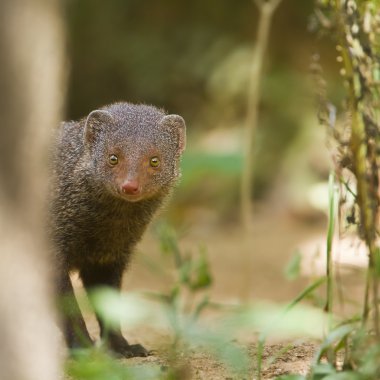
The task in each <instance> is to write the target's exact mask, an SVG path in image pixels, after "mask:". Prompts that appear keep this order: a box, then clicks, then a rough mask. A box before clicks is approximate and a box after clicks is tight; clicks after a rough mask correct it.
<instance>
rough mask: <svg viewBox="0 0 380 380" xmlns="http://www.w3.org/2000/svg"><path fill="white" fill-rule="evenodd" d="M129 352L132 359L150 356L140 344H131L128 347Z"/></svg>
mask: <svg viewBox="0 0 380 380" xmlns="http://www.w3.org/2000/svg"><path fill="white" fill-rule="evenodd" d="M129 350H130V352H131V353H132V357H135V356H142V357H146V356H149V354H150V352H149V351H148V350H147V349H146V348H145V347H144V346H142V345H141V344H132V345H130V346H129Z"/></svg>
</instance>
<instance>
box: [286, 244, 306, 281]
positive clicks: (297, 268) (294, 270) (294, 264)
mask: <svg viewBox="0 0 380 380" xmlns="http://www.w3.org/2000/svg"><path fill="white" fill-rule="evenodd" d="M301 259H302V255H301V253H300V251H298V250H297V251H296V252H295V253H294V254H293V256H292V257H291V259H290V261H289V262H288V264H287V265H286V267H285V269H284V276H285V278H286V279H287V280H289V281H293V280H295V279H297V278H298V277H299V276H300V273H301Z"/></svg>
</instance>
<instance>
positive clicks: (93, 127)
mask: <svg viewBox="0 0 380 380" xmlns="http://www.w3.org/2000/svg"><path fill="white" fill-rule="evenodd" d="M112 121H113V117H112V115H111V114H110V113H109V112H108V111H105V110H95V111H92V112H90V113H89V114H88V116H87V119H86V123H85V125H84V141H85V142H89V143H92V142H94V141H95V139H96V136H97V135H98V134H99V132H100V131H101V130H102V129H103V128H104V125H105V124H110V123H112Z"/></svg>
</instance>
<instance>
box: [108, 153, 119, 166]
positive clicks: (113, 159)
mask: <svg viewBox="0 0 380 380" xmlns="http://www.w3.org/2000/svg"><path fill="white" fill-rule="evenodd" d="M108 162H109V163H110V164H111V165H116V164H117V163H118V162H119V159H118V158H117V156H116V155H114V154H111V155H110V156H109V158H108Z"/></svg>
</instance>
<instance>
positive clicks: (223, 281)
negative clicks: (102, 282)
mask: <svg viewBox="0 0 380 380" xmlns="http://www.w3.org/2000/svg"><path fill="white" fill-rule="evenodd" d="M256 212H257V217H256V218H255V222H254V225H253V227H252V231H250V233H249V234H247V235H244V234H242V232H241V229H240V228H239V226H237V225H234V224H232V223H231V225H230V226H229V227H227V226H225V227H222V228H221V227H220V225H218V224H217V223H214V224H213V223H211V222H210V219H208V218H212V217H213V216H211V217H210V215H208V216H203V219H200V215H195V219H196V220H203V222H202V224H199V223H197V224H194V225H193V227H191V228H188V229H187V231H186V234H185V235H184V236H183V237H181V239H180V247H181V248H182V249H184V250H187V251H190V252H194V251H196V250H197V249H198V247H199V245H204V246H206V247H207V252H208V258H209V260H210V264H211V269H212V274H213V279H214V282H213V286H212V288H211V291H210V298H211V299H212V300H213V301H215V302H220V303H225V304H231V303H233V304H236V303H238V302H240V301H248V302H252V301H253V302H254V301H258V300H270V301H275V302H284V303H285V302H289V301H290V300H292V299H293V298H294V297H296V296H297V295H298V294H299V293H300V292H301V291H302V290H303V289H304V287H305V285H306V284H307V283H309V281H310V279H308V278H306V277H304V278H301V279H298V280H296V281H288V280H286V279H285V277H284V274H283V270H284V267H285V265H286V263H287V262H288V261H289V259H290V257H291V256H292V255H293V253H294V252H295V250H296V249H297V248H298V247H301V246H302V245H304V243H305V242H307V241H310V240H312V239H315V238H316V237H321V236H323V234H324V233H325V230H326V221H325V220H323V219H322V220H320V221H319V222H317V223H315V222H314V223H309V222H307V221H305V220H300V219H299V218H295V217H294V216H291V215H290V214H289V213H288V212H284V211H278V212H273V211H268V208H267V207H265V208H264V207H262V208H260V207H258V208H257V209H256ZM317 248H318V247H316V249H317ZM163 260H164V259H163V257H162V254H161V253H160V251H159V243H158V239H157V237H156V236H154V234H153V233H152V232H148V234H147V235H146V237H145V238H144V240H143V241H142V242H141V244H140V245H139V247H138V252H137V253H136V255H135V257H134V260H133V263H132V264H131V267H130V269H129V271H128V272H127V273H126V275H125V278H124V283H123V289H124V291H125V292H128V291H134V290H139V291H140V290H143V291H163V292H164V291H167V290H168V289H170V288H171V286H172V284H173V279H174V271H170V270H169V275H167V276H166V277H165V276H162V275H158V274H157V273H154V271H152V269H151V268H150V267H149V265H147V262H156V263H161V264H163V265H164V266H165V265H169V264H167V263H165V261H163ZM206 317H207V316H206ZM87 322H88V324H89V328H90V331H93V332H94V333H95V334H96V331H97V328H96V326H95V325H94V320H93V319H91V320H89V321H87ZM124 333H125V336H126V337H127V339H128V340H129V341H130V342H131V343H135V342H139V343H142V344H143V345H144V346H146V347H148V348H149V349H152V350H154V355H153V356H149V357H147V358H134V359H128V363H155V364H159V365H160V366H162V368H163V369H165V366H167V355H166V353H165V349H162V347H163V346H162V343H163V342H165V340H167V339H168V337H167V336H166V335H165V332H160V331H157V330H154V329H152V328H151V327H150V326H148V325H147V326H143V327H139V328H138V329H136V330H134V331H125V332H124ZM239 344H240V342H239ZM241 344H243V345H244V346H245V347H247V348H248V352H249V356H250V358H251V359H252V368H251V375H250V377H249V378H250V379H254V378H255V363H256V349H257V338H256V336H255V335H254V334H252V338H251V337H250V338H248V339H245V340H244V341H242V342H241ZM284 347H289V349H288V350H286V351H285V352H284V353H282V354H281V355H279V356H278V354H279V352H281V350H283V349H284ZM315 349H316V344H315V343H313V342H311V341H307V340H302V339H298V340H294V341H290V342H289V341H285V342H281V341H279V342H269V343H268V345H267V346H266V347H265V352H264V363H265V364H264V366H263V378H264V379H272V378H276V377H277V376H280V375H283V374H288V373H295V374H306V373H307V371H308V368H309V365H310V361H311V359H312V357H313V354H314V352H315ZM183 355H186V356H187V357H186V358H185V359H186V360H185V362H186V363H187V376H184V379H185V378H190V379H224V380H227V379H238V378H239V377H236V376H235V377H234V375H231V373H230V371H228V370H227V369H226V367H225V366H224V365H223V364H222V363H220V362H218V361H217V360H215V359H214V358H213V357H212V356H210V355H208V354H206V353H202V350H201V349H200V350H198V351H191V352H190V353H189V352H186V353H183ZM188 356H190V358H189V357H188ZM277 356H278V357H277ZM271 357H277V358H276V360H274V362H273V363H271V365H269V366H268V365H267V363H268V361H267V359H269V358H271Z"/></svg>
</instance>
